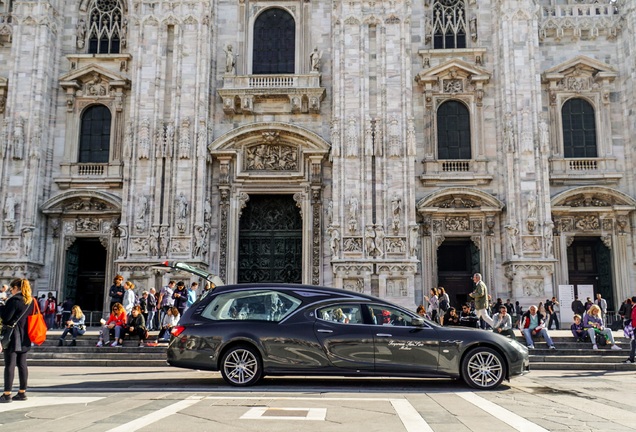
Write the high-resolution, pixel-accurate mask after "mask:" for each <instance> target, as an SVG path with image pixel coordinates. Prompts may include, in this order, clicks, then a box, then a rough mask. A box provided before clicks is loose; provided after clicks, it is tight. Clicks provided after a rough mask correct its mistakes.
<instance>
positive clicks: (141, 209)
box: [137, 195, 148, 220]
mask: <svg viewBox="0 0 636 432" xmlns="http://www.w3.org/2000/svg"><path fill="white" fill-rule="evenodd" d="M146 211H148V197H147V196H146V195H141V196H140V197H139V203H138V207H137V219H139V220H144V218H145V217H146Z"/></svg>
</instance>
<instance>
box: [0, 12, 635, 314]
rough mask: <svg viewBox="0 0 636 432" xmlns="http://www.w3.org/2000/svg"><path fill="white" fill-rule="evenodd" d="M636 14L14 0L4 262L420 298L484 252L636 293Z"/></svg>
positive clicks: (535, 279) (498, 260)
mask: <svg viewBox="0 0 636 432" xmlns="http://www.w3.org/2000/svg"><path fill="white" fill-rule="evenodd" d="M635 32H636V2H633V1H624V0H616V1H612V0H377V1H373V0H352V1H340V0H278V1H275V0H178V1H177V0H74V1H67V0H44V1H42V0H39V1H34V0H14V1H10V0H4V1H1V2H0V121H1V122H0V128H1V129H0V160H1V164H0V203H1V204H2V215H1V216H2V226H1V227H0V281H2V282H3V283H5V282H6V281H8V280H10V279H11V278H13V277H28V278H29V279H31V280H32V281H33V282H34V287H35V290H36V291H38V292H40V291H55V292H56V293H57V295H58V297H59V298H67V297H71V298H74V299H76V302H77V303H78V304H80V305H82V307H83V308H84V309H87V310H102V309H104V308H107V307H108V303H109V298H108V296H107V292H108V287H109V286H110V284H111V281H112V279H113V277H114V276H115V275H116V274H121V275H123V276H124V278H125V279H127V280H132V281H133V282H134V283H135V284H136V286H137V287H139V288H140V289H148V288H149V287H157V288H159V287H160V286H161V285H163V284H165V283H166V281H167V277H168V276H166V275H165V274H163V273H162V272H160V271H158V270H157V267H156V265H157V263H159V262H162V261H165V260H172V261H184V262H187V263H189V264H191V265H195V266H197V267H200V268H205V269H208V270H210V271H212V272H214V273H217V274H218V275H219V276H220V277H221V278H222V279H224V280H225V281H226V282H227V283H246V282H294V283H306V284H319V285H327V286H335V287H341V288H344V289H348V290H352V291H356V292H364V293H369V294H374V295H378V296H380V297H383V298H386V299H389V300H391V301H393V302H395V303H399V304H402V305H404V306H406V307H409V308H413V309H414V308H415V307H416V305H417V304H419V303H421V302H422V301H423V298H424V296H426V295H428V293H429V291H430V289H431V288H432V287H436V286H444V287H446V290H447V292H449V294H450V295H451V303H453V304H454V305H457V303H458V302H461V301H465V300H466V295H467V293H468V292H470V290H471V289H472V285H471V281H470V276H471V275H472V274H473V273H474V272H480V273H482V274H483V278H484V280H485V282H486V284H487V285H488V286H489V287H490V288H491V290H492V292H493V296H494V297H503V298H504V299H505V298H511V299H513V300H518V301H520V303H521V304H523V305H529V304H531V303H535V302H538V301H540V300H545V299H546V298H548V297H552V296H553V295H556V296H559V295H560V292H559V288H558V287H559V286H562V285H571V286H573V287H574V288H575V289H577V287H587V288H585V289H592V290H593V292H594V293H600V294H602V295H603V297H604V298H606V299H608V303H609V304H610V309H616V308H617V307H618V305H620V302H621V301H622V300H623V299H624V298H625V297H627V296H628V295H632V294H633V287H632V285H631V283H630V281H631V280H633V279H634V277H635V276H636V268H635V266H634V259H635V256H634V255H635V254H634V240H635V237H634V236H635V233H636V230H635V229H634V228H632V226H633V225H634V223H635V222H636V219H635V218H634V214H635V212H634V211H635V210H636V184H635V180H636V172H635V170H634V169H633V167H634V163H633V161H632V157H634V156H636V155H635V154H634V153H633V152H632V150H633V149H634V146H635V145H636V138H635V137H636V131H635V130H634V129H635V125H636V122H635V120H636V112H635V111H634V102H633V101H634V99H635V92H636V74H635V73H634V71H635V70H636V67H635V66H636V65H635V63H636V52H634V50H635V48H634V47H635V46H636V45H635V44H634V43H633V42H634V38H635ZM181 276H182V277H184V278H186V279H187V278H189V276H188V275H186V274H184V275H179V274H177V275H174V274H173V275H170V277H172V278H175V277H181ZM579 292H580V293H583V292H590V291H585V290H584V289H583V288H581V290H580V291H579ZM564 309H565V310H569V308H568V307H565V308H564Z"/></svg>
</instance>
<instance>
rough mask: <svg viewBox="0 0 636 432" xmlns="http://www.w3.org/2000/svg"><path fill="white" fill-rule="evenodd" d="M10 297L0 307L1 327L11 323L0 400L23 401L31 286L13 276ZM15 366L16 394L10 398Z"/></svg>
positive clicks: (4, 401) (24, 396)
mask: <svg viewBox="0 0 636 432" xmlns="http://www.w3.org/2000/svg"><path fill="white" fill-rule="evenodd" d="M9 287H10V289H11V297H10V298H9V299H8V300H7V302H6V304H5V306H4V307H3V308H2V309H1V313H0V318H2V323H3V326H14V327H13V333H12V334H11V338H10V342H9V346H8V347H7V348H6V349H5V350H4V393H3V394H2V396H0V403H7V402H11V401H25V400H27V395H26V390H27V380H28V377H29V370H28V368H27V353H28V352H29V349H30V348H31V339H29V329H28V316H29V315H31V314H32V313H33V297H31V285H30V284H29V281H28V280H27V279H14V280H13V281H11V283H10V284H9ZM16 367H17V368H18V378H19V380H20V387H19V389H18V393H17V394H16V395H15V396H13V397H11V390H12V388H13V378H14V374H15V368H16Z"/></svg>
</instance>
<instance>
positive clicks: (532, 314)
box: [519, 305, 556, 349]
mask: <svg viewBox="0 0 636 432" xmlns="http://www.w3.org/2000/svg"><path fill="white" fill-rule="evenodd" d="M519 330H521V333H523V336H524V337H525V338H526V343H527V345H528V349H534V342H533V341H532V337H533V336H537V335H541V336H543V339H545V341H546V343H547V344H548V347H549V348H550V349H556V347H555V346H554V342H552V338H551V337H550V335H549V334H548V331H547V330H546V328H545V321H544V320H543V315H541V314H540V313H539V312H538V310H537V307H536V306H535V305H532V306H530V308H528V310H527V311H526V313H524V314H523V316H522V317H521V320H519Z"/></svg>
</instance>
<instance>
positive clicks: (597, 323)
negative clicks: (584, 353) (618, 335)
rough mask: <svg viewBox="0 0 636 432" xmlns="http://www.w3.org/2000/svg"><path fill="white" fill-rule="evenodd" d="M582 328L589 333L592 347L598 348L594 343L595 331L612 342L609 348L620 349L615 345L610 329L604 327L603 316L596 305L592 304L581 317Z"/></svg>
mask: <svg viewBox="0 0 636 432" xmlns="http://www.w3.org/2000/svg"><path fill="white" fill-rule="evenodd" d="M583 328H585V330H587V333H588V334H589V335H590V341H591V342H592V349H594V350H597V349H598V345H597V344H596V334H597V333H600V334H601V335H602V336H603V337H604V338H605V339H607V340H609V342H610V343H611V344H612V347H611V349H613V350H617V351H618V350H620V349H621V347H619V346H618V345H616V343H615V342H614V335H613V334H612V330H610V329H609V328H607V327H605V322H604V321H603V317H602V315H601V308H600V307H599V306H598V305H592V306H591V307H590V310H589V311H587V313H586V314H585V316H584V317H583Z"/></svg>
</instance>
